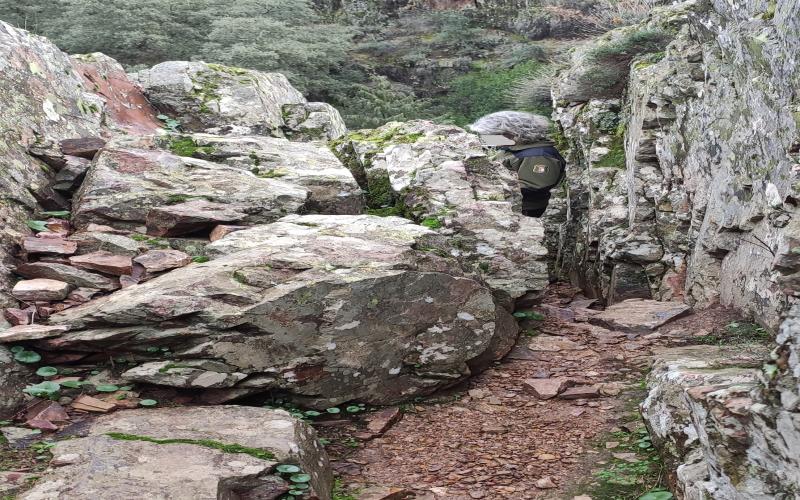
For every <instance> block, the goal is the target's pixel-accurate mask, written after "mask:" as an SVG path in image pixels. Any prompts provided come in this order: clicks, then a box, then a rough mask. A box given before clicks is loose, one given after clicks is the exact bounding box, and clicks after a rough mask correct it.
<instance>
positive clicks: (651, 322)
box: [589, 299, 692, 333]
mask: <svg viewBox="0 0 800 500" xmlns="http://www.w3.org/2000/svg"><path fill="white" fill-rule="evenodd" d="M691 310H692V308H691V307H689V306H687V305H686V304H683V303H681V302H659V301H657V300H641V299H630V300H626V301H624V302H620V303H618V304H614V305H613V306H609V307H608V308H606V310H605V311H603V312H601V313H600V314H595V315H592V317H590V318H589V323H592V324H594V325H600V326H602V327H605V328H608V329H610V330H619V331H623V332H629V333H649V332H651V331H653V330H655V329H656V328H658V327H660V326H663V325H665V324H667V323H669V322H670V321H672V320H675V319H678V318H680V317H682V316H685V315H686V314H689V313H690V312H691Z"/></svg>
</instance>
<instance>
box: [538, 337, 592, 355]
mask: <svg viewBox="0 0 800 500" xmlns="http://www.w3.org/2000/svg"><path fill="white" fill-rule="evenodd" d="M582 348H583V346H582V345H580V344H578V343H577V342H573V341H571V340H570V339H567V338H564V337H557V336H555V335H539V336H538V337H536V338H534V339H533V340H532V341H531V343H530V344H528V349H530V350H531V351H545V352H559V351H575V350H578V349H582Z"/></svg>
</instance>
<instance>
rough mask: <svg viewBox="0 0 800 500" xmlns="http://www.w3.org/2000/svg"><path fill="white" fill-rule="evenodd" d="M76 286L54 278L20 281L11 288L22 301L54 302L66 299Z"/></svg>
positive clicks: (12, 293) (13, 293)
mask: <svg viewBox="0 0 800 500" xmlns="http://www.w3.org/2000/svg"><path fill="white" fill-rule="evenodd" d="M73 288H75V287H74V286H72V285H70V284H69V283H65V282H63V281H57V280H52V279H32V280H23V281H19V282H18V283H17V284H16V285H14V288H13V289H11V295H13V296H14V297H15V298H16V299H18V300H20V301H22V302H54V301H57V300H64V299H65V298H67V295H69V292H70V291H72V289H73Z"/></svg>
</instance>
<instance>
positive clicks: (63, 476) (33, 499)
mask: <svg viewBox="0 0 800 500" xmlns="http://www.w3.org/2000/svg"><path fill="white" fill-rule="evenodd" d="M120 435H122V436H128V437H129V439H117V438H115V437H114V436H120ZM138 438H150V439H156V440H169V439H185V440H198V441H212V442H216V443H222V444H227V445H239V446H242V447H246V448H250V449H255V450H264V451H267V452H269V453H272V454H273V455H274V457H275V458H274V459H261V458H256V457H254V456H251V455H248V454H245V453H226V452H223V451H221V450H218V449H214V448H211V447H208V446H204V445H202V444H181V443H172V444H158V443H153V442H148V441H144V440H138ZM51 452H52V453H53V457H54V461H56V462H58V463H59V464H60V466H59V467H57V468H53V469H50V470H49V471H48V472H47V473H45V474H44V475H43V476H42V477H41V479H39V480H38V481H37V482H36V484H35V486H34V487H33V488H32V489H31V490H29V491H27V492H25V493H23V494H22V495H21V496H20V497H19V498H21V499H25V500H45V499H48V500H49V499H52V498H62V497H66V496H68V497H69V498H74V499H76V500H78V499H81V500H82V499H86V500H88V499H95V498H97V495H98V491H102V492H103V498H108V499H114V500H122V499H129V498H187V499H188V498H192V499H197V500H216V499H219V498H241V497H247V498H263V499H265V500H272V499H277V498H278V497H279V496H280V495H282V494H284V493H285V492H286V491H287V490H288V488H286V483H285V482H284V481H283V480H282V479H281V478H280V477H279V476H277V475H275V474H274V473H272V470H273V468H274V466H275V465H277V464H278V463H291V464H296V465H298V466H299V467H300V468H301V469H302V470H303V471H304V472H305V473H307V474H310V475H311V477H312V480H311V487H312V488H313V491H312V492H313V493H314V494H316V495H317V496H318V497H319V498H320V499H321V500H330V490H331V488H332V486H333V484H332V482H333V481H332V477H331V474H330V471H329V469H328V458H327V456H326V454H325V451H324V449H323V448H322V445H320V444H319V442H318V441H317V439H316V434H315V433H314V430H313V429H311V428H310V427H309V426H308V425H306V424H305V423H303V422H300V421H298V420H296V419H293V418H291V417H290V416H289V415H288V413H286V412H284V411H281V410H267V409H264V408H252V407H245V406H216V407H188V408H163V409H156V410H130V411H123V412H117V413H115V414H111V415H107V416H103V417H100V418H99V419H97V420H96V421H94V422H93V423H92V424H91V425H90V427H89V430H88V435H87V436H86V437H80V438H77V439H72V440H67V441H61V442H59V443H58V444H57V445H56V446H55V447H54V448H53V449H52V450H51Z"/></svg>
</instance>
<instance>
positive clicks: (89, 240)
mask: <svg viewBox="0 0 800 500" xmlns="http://www.w3.org/2000/svg"><path fill="white" fill-rule="evenodd" d="M92 225H93V224H90V226H92ZM69 240H70V241H74V242H76V243H77V244H78V253H80V254H86V253H93V252H100V251H104V252H110V253H113V254H117V255H127V256H130V257H135V256H137V255H139V254H140V253H142V252H145V251H147V249H148V247H147V245H146V244H145V243H143V242H140V241H136V240H134V239H132V238H129V237H127V236H124V235H121V234H114V233H110V232H101V231H96V230H95V231H92V230H90V228H87V230H86V231H81V232H79V233H74V234H73V235H71V236H70V237H69Z"/></svg>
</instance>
